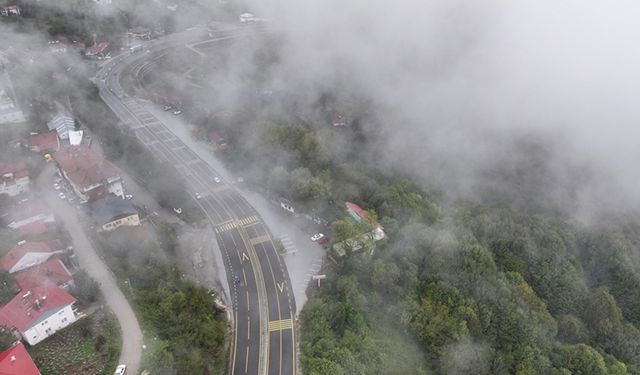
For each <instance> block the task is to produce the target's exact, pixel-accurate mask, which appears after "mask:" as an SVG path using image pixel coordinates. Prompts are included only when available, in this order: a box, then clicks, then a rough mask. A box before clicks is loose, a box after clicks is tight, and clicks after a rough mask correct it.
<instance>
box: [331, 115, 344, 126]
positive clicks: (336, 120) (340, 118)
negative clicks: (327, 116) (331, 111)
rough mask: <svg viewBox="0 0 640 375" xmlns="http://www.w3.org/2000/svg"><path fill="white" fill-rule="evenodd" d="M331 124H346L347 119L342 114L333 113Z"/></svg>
mask: <svg viewBox="0 0 640 375" xmlns="http://www.w3.org/2000/svg"><path fill="white" fill-rule="evenodd" d="M332 125H333V126H347V120H345V119H344V116H342V115H335V116H333V121H332Z"/></svg>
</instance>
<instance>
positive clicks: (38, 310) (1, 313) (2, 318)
mask: <svg viewBox="0 0 640 375" xmlns="http://www.w3.org/2000/svg"><path fill="white" fill-rule="evenodd" d="M74 302H76V299H75V298H74V297H73V296H72V295H70V294H69V293H67V292H65V291H64V290H62V289H60V288H58V287H57V286H48V287H38V288H33V289H31V290H29V291H21V292H20V293H19V294H18V295H17V296H15V297H13V299H12V300H11V301H9V302H8V303H7V304H6V305H4V306H3V307H2V308H0V325H4V326H7V327H15V328H16V329H18V330H19V331H20V332H24V331H26V330H28V329H29V328H31V327H32V326H33V325H34V324H36V323H38V322H39V320H40V318H41V317H42V318H45V317H47V316H50V315H52V314H53V313H55V312H56V311H59V310H60V309H61V308H63V307H65V306H68V305H71V304H73V303H74Z"/></svg>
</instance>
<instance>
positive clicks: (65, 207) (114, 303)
mask: <svg viewBox="0 0 640 375" xmlns="http://www.w3.org/2000/svg"><path fill="white" fill-rule="evenodd" d="M54 172H55V169H54V167H53V164H49V165H47V167H46V168H45V169H44V171H43V172H42V174H41V175H40V176H39V178H38V181H37V186H38V187H39V190H40V194H39V196H40V198H41V199H43V200H45V201H46V202H47V204H48V205H49V206H50V207H51V209H52V210H53V211H54V212H55V214H56V218H58V219H60V220H62V222H63V224H64V226H65V228H66V229H67V231H68V232H69V234H70V236H71V239H72V241H73V248H74V251H75V254H76V257H77V259H78V263H79V264H80V267H81V268H83V269H85V270H86V271H87V273H89V275H91V277H93V278H94V279H95V280H96V281H97V282H98V283H99V284H100V290H101V291H102V294H103V295H104V298H105V300H106V302H107V304H108V305H109V307H110V308H111V309H112V310H113V312H114V314H115V315H116V318H117V319H118V323H120V327H121V329H122V341H123V342H122V352H121V353H120V361H119V363H124V364H126V365H127V373H131V374H137V373H138V370H139V367H140V359H141V356H142V330H141V329H140V325H139V324H138V320H137V319H136V316H135V314H134V313H133V309H132V308H131V305H129V301H127V299H126V298H125V296H124V294H122V292H121V291H120V289H119V288H118V284H117V283H116V280H115V278H114V276H113V274H112V273H111V272H110V271H109V268H108V267H107V266H106V264H105V263H104V262H103V261H102V259H101V258H100V257H99V256H98V253H97V252H96V250H95V248H94V247H93V244H92V243H91V242H90V241H89V239H88V238H87V235H86V234H85V233H84V231H83V229H82V225H81V224H80V218H79V216H82V214H81V213H80V212H79V211H77V209H76V208H74V207H73V206H71V205H70V204H69V203H68V202H66V201H62V200H60V198H58V196H57V195H56V193H55V191H54V190H53V188H52V187H51V184H52V182H53V175H54Z"/></svg>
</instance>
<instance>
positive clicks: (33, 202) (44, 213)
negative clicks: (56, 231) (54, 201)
mask: <svg viewBox="0 0 640 375" xmlns="http://www.w3.org/2000/svg"><path fill="white" fill-rule="evenodd" d="M7 216H8V217H7V219H6V220H7V222H8V223H9V224H8V225H7V226H8V227H9V228H11V229H13V230H23V228H24V227H25V226H28V225H30V224H34V223H36V222H39V221H41V222H43V223H45V224H46V223H53V222H54V221H55V217H54V215H53V212H52V211H51V209H50V208H49V207H47V205H45V204H44V203H43V202H42V201H41V200H39V199H33V198H30V199H29V200H28V201H27V202H24V203H21V204H19V205H16V206H12V207H11V208H10V209H9V212H8V213H7ZM38 225H39V224H38ZM24 230H25V231H27V232H29V233H31V231H32V230H33V228H29V229H24Z"/></svg>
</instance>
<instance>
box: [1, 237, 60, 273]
mask: <svg viewBox="0 0 640 375" xmlns="http://www.w3.org/2000/svg"><path fill="white" fill-rule="evenodd" d="M63 252H64V247H63V246H62V243H61V242H60V241H58V240H56V241H48V242H26V241H20V242H19V243H18V245H16V246H14V247H13V248H11V250H9V252H7V253H6V254H5V255H4V256H3V257H1V258H0V268H2V269H4V270H7V271H9V273H16V272H18V271H22V270H26V269H28V268H30V267H34V266H37V265H39V264H42V263H44V262H46V261H47V260H49V259H50V258H51V257H53V256H54V255H56V254H62V253H63Z"/></svg>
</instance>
